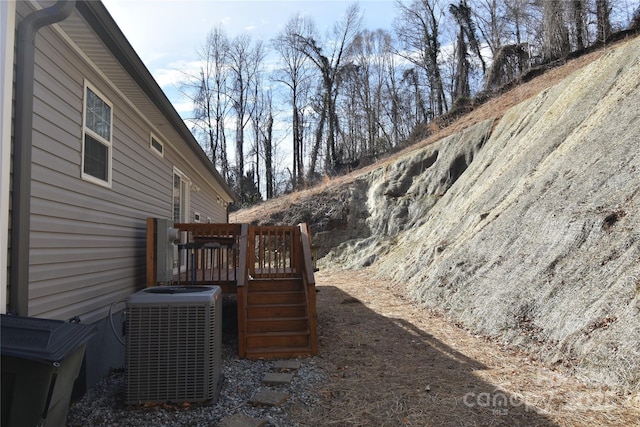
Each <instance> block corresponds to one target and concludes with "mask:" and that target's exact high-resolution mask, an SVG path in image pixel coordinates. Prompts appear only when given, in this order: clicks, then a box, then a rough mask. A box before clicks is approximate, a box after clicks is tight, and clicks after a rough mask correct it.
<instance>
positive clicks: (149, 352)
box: [125, 286, 222, 405]
mask: <svg viewBox="0 0 640 427" xmlns="http://www.w3.org/2000/svg"><path fill="white" fill-rule="evenodd" d="M221 345H222V291H221V289H220V287H219V286H158V287H151V288H146V289H143V290H142V291H140V292H137V293H135V294H133V295H131V296H130V297H129V299H128V300H127V349H126V389H125V403H126V404H128V405H140V404H144V403H166V402H170V403H185V402H192V403H209V402H213V401H215V400H216V399H217V397H218V394H219V392H220V386H221V383H222V376H221V366H220V365H221Z"/></svg>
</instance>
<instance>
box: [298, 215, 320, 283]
mask: <svg viewBox="0 0 640 427" xmlns="http://www.w3.org/2000/svg"><path fill="white" fill-rule="evenodd" d="M299 227H300V241H301V243H302V257H303V260H302V261H303V262H302V266H303V269H304V270H303V274H305V275H306V279H307V283H309V284H310V285H315V284H316V283H315V278H314V276H313V259H312V257H311V233H310V232H309V228H308V226H307V224H305V223H301V224H300V225H299Z"/></svg>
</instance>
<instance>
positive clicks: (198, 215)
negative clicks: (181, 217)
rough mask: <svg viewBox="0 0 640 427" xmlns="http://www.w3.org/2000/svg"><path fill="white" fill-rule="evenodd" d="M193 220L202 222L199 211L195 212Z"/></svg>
mask: <svg viewBox="0 0 640 427" xmlns="http://www.w3.org/2000/svg"><path fill="white" fill-rule="evenodd" d="M193 222H200V214H199V213H198V212H194V214H193Z"/></svg>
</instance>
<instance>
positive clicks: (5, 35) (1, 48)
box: [0, 1, 16, 313]
mask: <svg viewBox="0 0 640 427" xmlns="http://www.w3.org/2000/svg"><path fill="white" fill-rule="evenodd" d="M15 9H16V3H15V2H14V1H3V2H0V33H1V34H0V40H1V41H0V64H1V65H0V66H1V68H0V230H8V229H9V182H10V179H11V175H10V172H9V171H10V169H11V166H10V165H11V160H10V158H11V101H12V93H13V90H12V89H13V56H14V50H13V45H14V39H15V37H14V35H15V16H16V12H15ZM0 239H1V240H0V313H5V312H6V306H7V287H6V286H5V285H4V284H5V283H7V260H8V251H9V240H8V233H7V234H2V237H1V238H0Z"/></svg>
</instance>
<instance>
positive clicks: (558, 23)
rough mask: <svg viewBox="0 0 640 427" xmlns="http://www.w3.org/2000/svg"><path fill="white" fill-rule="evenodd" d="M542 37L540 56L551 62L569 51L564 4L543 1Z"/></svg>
mask: <svg viewBox="0 0 640 427" xmlns="http://www.w3.org/2000/svg"><path fill="white" fill-rule="evenodd" d="M542 7H543V18H544V35H543V45H542V56H543V59H544V60H545V61H551V60H554V59H557V58H561V57H563V56H565V55H567V54H568V53H569V52H570V51H571V46H570V44H569V31H568V29H567V25H566V22H565V18H564V2H560V1H557V0H543V3H542Z"/></svg>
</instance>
